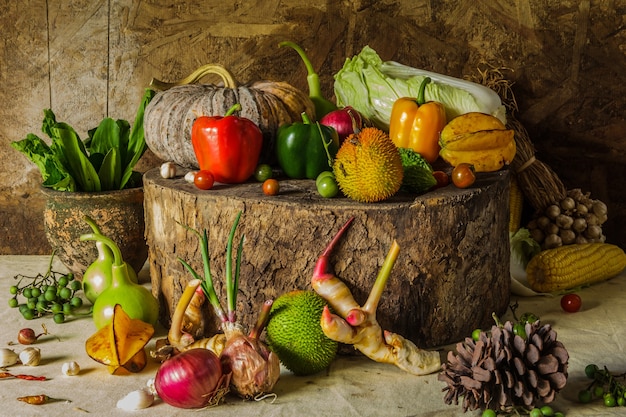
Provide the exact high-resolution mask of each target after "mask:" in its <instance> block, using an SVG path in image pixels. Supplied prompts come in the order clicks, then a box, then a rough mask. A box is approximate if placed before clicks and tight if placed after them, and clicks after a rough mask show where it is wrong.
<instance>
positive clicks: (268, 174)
mask: <svg viewBox="0 0 626 417" xmlns="http://www.w3.org/2000/svg"><path fill="white" fill-rule="evenodd" d="M273 175H274V172H273V171H272V167H271V166H269V165H268V164H259V165H258V166H257V167H256V170H255V171H254V178H255V179H256V180H257V181H258V182H265V180H269V179H270V178H272V176H273Z"/></svg>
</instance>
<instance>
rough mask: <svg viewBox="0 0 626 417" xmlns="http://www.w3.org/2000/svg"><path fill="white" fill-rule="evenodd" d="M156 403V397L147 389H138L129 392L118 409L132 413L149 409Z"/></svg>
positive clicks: (118, 404)
mask: <svg viewBox="0 0 626 417" xmlns="http://www.w3.org/2000/svg"><path fill="white" fill-rule="evenodd" d="M153 402H154V395H153V394H152V393H151V392H150V391H149V390H148V389H147V388H143V389H138V390H136V391H132V392H129V393H128V394H126V396H125V397H124V398H122V399H121V400H119V401H118V402H117V408H121V409H122V410H127V411H132V410H141V409H142V408H148V407H150V406H151V405H152V403H153Z"/></svg>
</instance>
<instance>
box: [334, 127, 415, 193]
mask: <svg viewBox="0 0 626 417" xmlns="http://www.w3.org/2000/svg"><path fill="white" fill-rule="evenodd" d="M333 172H334V174H335V178H336V180H337V184H338V185H339V188H340V189H341V191H342V192H343V193H344V194H345V195H346V196H347V197H349V198H351V199H353V200H356V201H359V202H363V203H374V202H378V201H383V200H386V199H388V198H389V197H391V196H393V195H394V194H395V193H396V192H398V190H399V189H400V186H401V185H402V178H403V175H404V171H403V168H402V158H401V157H400V153H399V152H398V148H397V147H396V145H395V144H394V143H393V142H392V141H391V139H390V138H389V135H388V134H387V133H385V132H384V131H382V130H380V129H378V128H375V127H366V128H364V129H363V130H361V131H360V132H358V133H354V134H352V135H350V136H349V137H348V138H346V140H345V141H344V142H343V144H342V145H341V148H340V149H339V151H338V152H337V155H336V156H335V161H334V163H333Z"/></svg>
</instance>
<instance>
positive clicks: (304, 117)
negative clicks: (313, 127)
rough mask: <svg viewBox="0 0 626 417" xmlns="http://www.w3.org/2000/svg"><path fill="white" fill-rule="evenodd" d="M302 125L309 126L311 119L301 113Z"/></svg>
mask: <svg viewBox="0 0 626 417" xmlns="http://www.w3.org/2000/svg"><path fill="white" fill-rule="evenodd" d="M302 123H304V124H305V125H310V124H311V119H309V116H307V114H306V113H305V112H302Z"/></svg>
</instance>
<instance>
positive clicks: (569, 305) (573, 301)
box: [561, 293, 583, 313]
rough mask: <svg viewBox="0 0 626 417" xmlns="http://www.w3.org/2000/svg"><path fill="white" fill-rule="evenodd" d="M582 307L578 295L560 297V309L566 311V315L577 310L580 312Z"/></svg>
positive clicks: (581, 301)
mask: <svg viewBox="0 0 626 417" xmlns="http://www.w3.org/2000/svg"><path fill="white" fill-rule="evenodd" d="M582 305H583V300H582V299H581V298H580V296H579V295H578V294H574V293H571V294H565V295H564V296H563V297H561V308H562V309H563V311H566V312H568V313H575V312H577V311H578V310H580V308H581V307H582Z"/></svg>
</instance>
